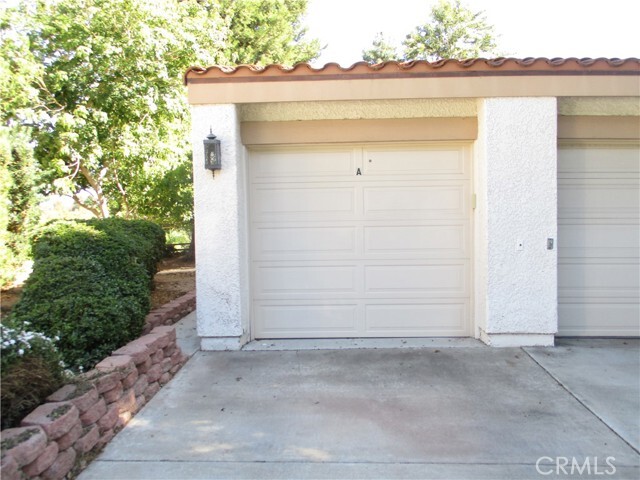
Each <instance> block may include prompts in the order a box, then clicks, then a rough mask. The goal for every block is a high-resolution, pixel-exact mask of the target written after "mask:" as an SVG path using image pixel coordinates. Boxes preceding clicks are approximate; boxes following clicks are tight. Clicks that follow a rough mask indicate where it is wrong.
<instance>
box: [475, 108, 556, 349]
mask: <svg viewBox="0 0 640 480" xmlns="http://www.w3.org/2000/svg"><path fill="white" fill-rule="evenodd" d="M556 130H557V107H556V99H555V98H548V97H543V98H485V99H479V100H478V140H477V142H476V152H475V162H476V164H475V191H476V195H477V206H476V210H475V222H474V224H475V239H474V248H475V268H474V277H475V278H474V296H475V298H474V305H475V319H476V325H477V329H476V330H477V331H476V336H477V337H479V338H480V339H481V340H483V341H484V342H485V343H487V344H490V345H494V346H523V345H553V340H554V334H555V332H556V330H557V324H558V314H557V254H556V251H557V250H556V246H557V242H556V232H557V214H556V210H557V193H556V192H557V181H556V162H557V134H556ZM547 239H552V240H553V242H554V245H553V249H552V250H550V249H548V244H547V243H548V242H547Z"/></svg>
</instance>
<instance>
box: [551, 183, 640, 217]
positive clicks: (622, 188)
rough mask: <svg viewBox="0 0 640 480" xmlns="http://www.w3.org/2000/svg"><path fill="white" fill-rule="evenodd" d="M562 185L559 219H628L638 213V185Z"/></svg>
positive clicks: (639, 203) (639, 201)
mask: <svg viewBox="0 0 640 480" xmlns="http://www.w3.org/2000/svg"><path fill="white" fill-rule="evenodd" d="M575 182H576V181H575V180H574V181H571V182H569V181H565V182H563V189H562V195H561V196H560V197H559V202H558V212H559V215H560V216H561V217H562V218H567V219H569V218H579V219H589V218H591V219H596V218H611V216H613V217H614V218H630V219H637V218H638V213H639V212H640V197H639V195H638V184H637V183H635V184H634V183H631V182H628V181H624V180H619V181H613V180H609V181H606V182H605V181H597V180H585V181H583V182H581V183H580V184H576V183H575Z"/></svg>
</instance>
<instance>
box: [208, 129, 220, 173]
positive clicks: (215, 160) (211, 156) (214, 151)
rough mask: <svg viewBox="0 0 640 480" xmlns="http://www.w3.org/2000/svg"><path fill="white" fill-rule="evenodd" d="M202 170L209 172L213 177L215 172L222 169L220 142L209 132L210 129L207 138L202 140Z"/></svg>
mask: <svg viewBox="0 0 640 480" xmlns="http://www.w3.org/2000/svg"><path fill="white" fill-rule="evenodd" d="M204 168H206V169H208V170H211V171H212V173H213V174H214V175H215V171H216V170H220V169H221V168H222V155H221V153H220V140H218V139H217V138H216V136H215V135H214V134H213V133H212V132H211V129H209V135H207V138H205V139H204Z"/></svg>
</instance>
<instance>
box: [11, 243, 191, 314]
mask: <svg viewBox="0 0 640 480" xmlns="http://www.w3.org/2000/svg"><path fill="white" fill-rule="evenodd" d="M195 288H196V269H195V264H194V261H193V258H189V257H188V256H186V255H180V256H175V257H170V258H165V259H164V260H162V261H161V262H160V264H159V265H158V273H156V276H155V277H154V279H153V291H152V292H151V308H152V309H154V308H158V307H160V306H162V305H164V304H165V303H168V302H170V301H171V300H173V299H175V298H178V297H180V296H182V295H184V294H185V293H187V292H190V291H192V290H193V289H195ZM21 294H22V287H21V286H17V287H13V288H9V289H5V290H2V291H0V312H1V316H2V317H4V316H5V315H6V314H8V313H9V312H10V311H11V309H12V308H13V306H14V305H15V304H16V303H17V301H18V300H19V299H20V295H21Z"/></svg>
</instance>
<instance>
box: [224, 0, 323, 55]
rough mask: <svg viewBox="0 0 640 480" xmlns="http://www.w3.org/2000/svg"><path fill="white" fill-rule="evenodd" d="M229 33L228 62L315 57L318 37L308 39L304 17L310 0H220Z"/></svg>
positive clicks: (226, 40)
mask: <svg viewBox="0 0 640 480" xmlns="http://www.w3.org/2000/svg"><path fill="white" fill-rule="evenodd" d="M220 6H221V10H220V13H221V16H222V18H223V19H224V21H225V23H226V24H227V26H228V28H229V32H230V34H229V35H228V36H227V37H226V39H225V42H224V45H225V47H224V52H223V54H224V59H225V61H226V63H229V64H253V65H267V64H271V63H279V64H283V65H293V64H295V63H297V62H307V61H309V60H313V59H314V58H316V57H317V56H318V54H319V52H320V42H319V41H318V40H311V41H305V40H304V37H305V35H306V32H307V30H306V28H304V27H303V25H302V22H301V19H302V17H303V15H304V13H305V11H306V8H307V0H221V2H220Z"/></svg>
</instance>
